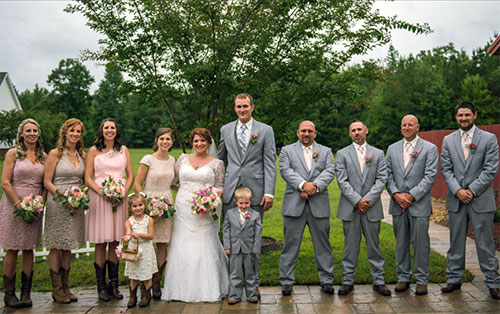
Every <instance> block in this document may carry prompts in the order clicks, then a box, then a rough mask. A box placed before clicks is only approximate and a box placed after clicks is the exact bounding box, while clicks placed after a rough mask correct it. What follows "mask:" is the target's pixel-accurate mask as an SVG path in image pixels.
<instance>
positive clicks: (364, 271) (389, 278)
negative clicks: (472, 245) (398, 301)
mask: <svg viewBox="0 0 500 314" xmlns="http://www.w3.org/2000/svg"><path fill="white" fill-rule="evenodd" d="M148 153H151V150H150V149H131V150H130V154H131V158H132V164H133V166H134V173H135V172H136V171H137V168H138V166H139V161H140V160H141V158H142V157H143V156H144V155H146V154H148ZM180 154H181V151H180V150H174V151H172V155H173V156H174V157H176V158H177V157H178V156H179V155H180ZM2 166H3V160H1V161H0V170H1V169H2ZM328 190H329V192H330V205H331V207H332V215H331V218H330V223H331V229H330V243H331V245H332V248H333V252H334V259H335V281H334V282H335V284H340V283H341V281H342V265H341V259H342V256H343V251H344V235H343V231H342V221H341V220H339V219H337V218H336V214H337V204H338V201H339V197H340V190H339V188H338V186H337V184H336V182H333V183H332V184H330V186H329V189H328ZM2 192H3V191H1V189H0V195H1V193H2ZM284 192H285V182H284V180H283V179H282V178H281V176H279V175H278V179H277V183H276V191H275V201H274V206H273V207H272V208H271V209H270V210H269V211H268V212H267V213H266V214H265V216H264V225H263V236H268V237H272V238H275V239H276V240H277V241H278V242H279V243H283V221H282V216H281V204H282V201H283V195H284ZM380 246H381V250H382V255H383V256H384V257H385V260H386V264H385V271H386V282H387V283H396V282H397V277H396V267H395V247H396V241H395V239H394V234H393V232H392V226H391V225H388V224H386V223H382V228H381V232H380ZM279 256H280V251H274V252H270V253H267V254H263V255H261V257H260V265H261V266H260V267H261V268H260V277H261V285H279V282H278V278H279ZM0 264H1V265H2V268H3V263H0ZM123 267H124V263H121V265H120V268H121V272H120V274H121V277H120V284H123V285H126V284H128V279H127V278H126V277H124V276H123ZM71 268H72V271H71V276H70V285H71V286H88V285H95V275H94V266H93V256H92V255H91V256H88V257H87V256H83V255H81V257H80V259H78V260H77V259H74V260H73V262H72V265H71ZM34 270H35V276H34V281H33V290H35V291H50V290H51V286H50V276H49V269H48V264H47V262H46V261H45V260H43V259H42V258H37V260H36V264H35V269H34ZM429 271H430V282H446V258H445V257H443V256H441V255H439V254H438V253H435V252H433V251H431V257H430V267H429ZM19 272H20V264H18V277H19V276H20V274H19ZM472 278H473V276H472V274H471V273H470V272H468V271H466V273H465V276H464V281H471V280H472ZM295 280H296V284H319V281H318V274H317V269H316V263H315V259H314V251H313V246H312V241H311V236H310V234H309V231H308V229H307V228H306V230H305V232H304V237H303V240H302V245H301V251H300V255H299V261H298V263H297V267H296V268H295ZM355 280H356V283H357V284H369V283H371V282H372V279H371V274H370V265H369V263H368V260H367V257H366V245H365V244H364V239H363V240H362V244H361V253H360V256H359V263H358V267H357V269H356V279H355ZM19 281H20V280H18V285H19V284H20V283H19ZM0 282H1V283H0V284H1V285H3V278H2V279H0Z"/></svg>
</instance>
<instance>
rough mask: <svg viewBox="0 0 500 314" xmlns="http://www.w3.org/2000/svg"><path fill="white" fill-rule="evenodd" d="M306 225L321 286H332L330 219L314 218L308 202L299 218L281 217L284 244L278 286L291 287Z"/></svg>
mask: <svg viewBox="0 0 500 314" xmlns="http://www.w3.org/2000/svg"><path fill="white" fill-rule="evenodd" d="M306 224H307V225H308V226H309V232H310V233H311V238H312V243H313V247H314V256H315V257H316V266H317V268H318V276H319V281H320V283H321V284H327V283H329V284H333V252H332V247H331V246H330V218H329V217H325V218H316V217H314V216H313V215H312V214H311V208H310V207H309V202H307V203H306V207H305V208H304V212H303V213H302V215H301V216H299V217H290V216H283V228H284V235H285V243H284V245H283V250H282V251H281V256H280V279H279V280H280V284H281V285H293V283H294V281H295V276H294V275H293V270H294V268H295V265H296V264H297V260H298V258H299V251H300V243H301V242H302V236H303V234H304V229H305V227H306Z"/></svg>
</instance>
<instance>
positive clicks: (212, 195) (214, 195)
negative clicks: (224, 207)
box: [210, 193, 217, 201]
mask: <svg viewBox="0 0 500 314" xmlns="http://www.w3.org/2000/svg"><path fill="white" fill-rule="evenodd" d="M210 198H211V199H212V200H214V201H215V200H216V199H217V195H216V194H214V193H212V194H210Z"/></svg>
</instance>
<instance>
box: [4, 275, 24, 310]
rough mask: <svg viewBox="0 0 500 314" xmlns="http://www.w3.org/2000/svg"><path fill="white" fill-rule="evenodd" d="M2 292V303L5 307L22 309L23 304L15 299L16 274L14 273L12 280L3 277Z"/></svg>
mask: <svg viewBox="0 0 500 314" xmlns="http://www.w3.org/2000/svg"><path fill="white" fill-rule="evenodd" d="M3 290H4V296H3V302H4V303H5V306H8V307H11V308H13V309H19V308H22V307H24V304H23V302H21V301H19V299H18V298H17V297H16V273H14V276H12V278H9V277H8V276H7V275H3Z"/></svg>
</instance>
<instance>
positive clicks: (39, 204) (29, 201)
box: [14, 193, 45, 224]
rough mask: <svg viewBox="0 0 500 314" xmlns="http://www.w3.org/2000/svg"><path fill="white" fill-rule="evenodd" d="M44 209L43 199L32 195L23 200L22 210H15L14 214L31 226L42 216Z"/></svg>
mask: <svg viewBox="0 0 500 314" xmlns="http://www.w3.org/2000/svg"><path fill="white" fill-rule="evenodd" d="M44 207H45V204H44V201H43V197H42V196H41V195H33V193H31V194H30V195H28V196H25V197H24V198H23V200H22V201H21V209H16V210H14V214H15V215H16V216H20V217H23V219H24V221H26V222H27V223H29V224H30V223H32V222H33V220H35V219H37V218H38V217H39V216H40V214H41V213H42V212H43V208H44Z"/></svg>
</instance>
